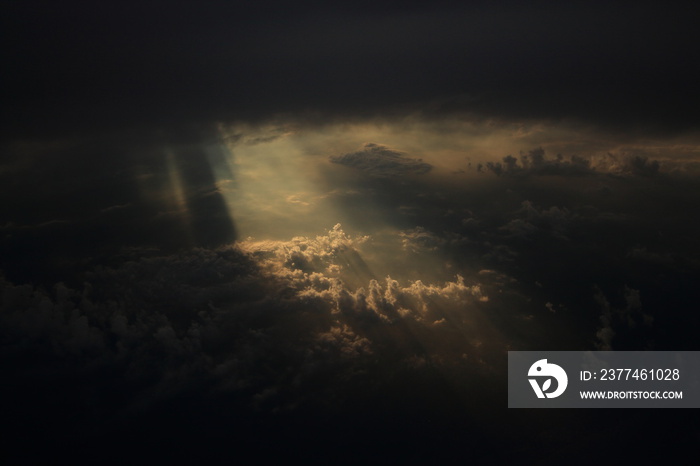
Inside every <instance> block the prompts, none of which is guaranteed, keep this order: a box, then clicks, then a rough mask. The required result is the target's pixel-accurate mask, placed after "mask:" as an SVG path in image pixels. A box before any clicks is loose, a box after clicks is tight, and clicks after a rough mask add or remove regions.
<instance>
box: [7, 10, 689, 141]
mask: <svg viewBox="0 0 700 466" xmlns="http://www.w3.org/2000/svg"><path fill="white" fill-rule="evenodd" d="M3 12H4V14H3V23H2V26H3V27H2V29H3V36H4V37H5V40H3V56H5V60H6V63H7V66H6V70H7V72H6V73H5V75H4V77H3V79H4V82H5V84H4V86H3V89H4V91H3V94H2V100H3V102H4V105H3V110H2V125H3V135H4V137H5V138H14V137H17V136H21V135H25V136H29V135H34V136H40V137H43V136H46V135H53V136H57V135H61V134H66V133H74V132H75V131H83V130H86V129H94V128H101V129H108V128H114V127H143V126H148V127H163V126H170V125H172V124H174V123H183V122H187V123H197V122H199V123H202V122H211V121H216V120H231V119H239V120H251V119H256V118H258V119H259V118H268V117H270V116H271V115H275V114H279V113H289V114H293V115H299V114H300V113H309V114H310V115H313V114H318V112H320V113H321V114H323V115H326V116H328V115H330V116H332V117H333V118H341V119H342V118H347V117H348V116H353V115H354V116H367V115H374V114H377V113H385V114H391V113H395V112H399V113H405V112H406V111H407V110H409V111H412V112H413V111H421V110H425V111H427V112H428V113H436V114H442V113H445V112H448V113H449V112H455V111H457V112H471V113H474V112H476V113H477V114H481V115H486V116H490V117H507V118H518V119H520V118H545V119H546V118H552V119H560V118H578V119H583V120H587V121H591V122H593V123H596V124H601V125H604V126H616V127H625V128H634V127H635V126H639V125H640V124H641V125H642V126H644V127H645V128H646V129H650V130H661V129H663V130H678V129H682V128H691V127H694V126H695V125H697V123H698V121H697V118H696V117H695V115H696V112H695V111H694V108H695V107H697V105H696V104H697V102H696V101H695V100H694V97H693V96H694V95H696V93H695V92H694V89H695V79H694V77H695V75H696V74H697V68H696V64H695V62H694V60H692V59H689V57H692V56H693V47H694V44H695V43H696V41H695V40H694V38H693V37H692V31H693V30H694V22H693V20H692V15H691V14H688V11H687V10H686V8H685V7H680V6H666V5H660V4H655V3H653V2H652V3H644V4H639V3H629V4H625V2H623V3H622V4H619V3H616V4H615V5H591V4H589V3H578V2H573V3H567V4H566V5H563V4H562V5H552V4H548V3H547V2H537V3H535V4H528V5H523V4H521V3H518V2H505V3H499V4H494V3H491V2H475V3H473V2H469V4H465V3H464V2H437V3H435V4H433V3H431V5H430V6H426V5H418V4H412V3H404V2H401V3H398V2H386V3H385V2H380V4H379V5H375V4H372V5H371V7H369V6H367V5H365V6H363V5H361V4H360V5H359V6H358V5H356V4H355V2H352V4H348V3H345V2H342V3H341V4H337V5H336V4H335V3H334V4H333V5H326V4H323V5H322V4H319V3H318V2H311V3H308V4H305V5H297V6H295V7H294V8H290V6H289V5H288V4H286V2H274V1H273V2H265V6H253V5H246V6H241V5H229V4H227V3H223V2H215V3H211V4H209V3H207V4H205V5H177V6H174V5H170V4H164V3H159V2H149V3H148V4H144V5H138V6H136V5H131V6H126V5H116V4H100V5H92V4H89V3H87V2H68V3H65V2H64V3H62V4H61V5H56V4H54V3H52V2H22V3H21V4H15V5H12V6H6V7H5V8H4V9H3ZM426 105H428V106H427V107H426ZM428 109H432V110H428Z"/></svg>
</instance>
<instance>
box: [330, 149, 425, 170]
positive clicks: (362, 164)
mask: <svg viewBox="0 0 700 466" xmlns="http://www.w3.org/2000/svg"><path fill="white" fill-rule="evenodd" d="M330 160H331V162H333V163H337V164H340V165H345V166H347V167H352V168H356V169H358V170H362V171H365V172H367V173H369V174H370V175H372V176H377V177H387V176H401V175H414V174H415V175H420V174H423V173H427V172H428V171H430V169H431V168H432V167H431V165H430V164H428V163H425V162H423V161H422V160H421V159H413V158H410V157H407V156H406V155H405V154H404V153H403V152H399V151H396V150H394V149H390V148H389V147H387V146H384V145H382V144H374V143H372V142H368V143H367V144H365V145H364V146H363V147H362V149H360V150H359V151H357V152H350V153H347V154H343V155H334V156H331V157H330Z"/></svg>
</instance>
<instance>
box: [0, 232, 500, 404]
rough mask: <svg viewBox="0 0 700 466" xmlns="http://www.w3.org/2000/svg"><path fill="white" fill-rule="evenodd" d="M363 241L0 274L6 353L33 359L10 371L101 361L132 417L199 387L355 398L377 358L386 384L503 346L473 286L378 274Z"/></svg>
mask: <svg viewBox="0 0 700 466" xmlns="http://www.w3.org/2000/svg"><path fill="white" fill-rule="evenodd" d="M369 240H370V238H368V237H367V236H357V237H351V236H349V235H347V234H346V233H345V232H344V231H343V229H342V228H341V226H340V225H336V226H335V227H334V228H332V229H331V230H330V231H328V232H327V233H326V234H324V235H319V236H316V237H295V238H292V239H290V240H287V241H257V242H256V241H254V240H247V241H243V242H241V243H239V244H238V245H236V246H232V247H224V248H219V249H203V248H200V249H191V250H188V251H183V252H181V253H177V254H171V255H161V256H159V255H153V254H152V255H150V256H148V257H146V256H142V257H140V258H138V259H136V260H129V261H127V262H125V263H124V264H122V265H120V266H116V267H97V268H95V269H93V270H91V271H90V272H89V273H88V274H87V275H86V281H85V283H84V284H83V286H82V287H73V288H71V287H68V286H66V285H64V284H62V283H59V284H56V285H55V286H54V287H53V288H52V289H51V290H48V291H45V290H44V289H42V288H40V287H35V286H32V285H16V284H13V283H11V282H9V281H7V280H5V279H3V280H2V282H1V283H0V285H1V288H2V307H1V308H0V329H1V330H2V331H1V333H0V336H1V338H2V343H3V348H4V349H3V352H4V356H6V357H12V358H13V359H16V360H18V361H19V360H23V358H27V357H28V356H29V355H30V354H32V355H34V356H33V357H34V358H35V359H34V360H35V361H39V362H40V363H39V365H38V366H37V365H36V364H34V365H30V366H26V367H24V366H17V367H15V368H14V369H13V370H14V372H15V375H16V376H22V374H25V373H26V372H27V371H31V372H32V373H34V374H35V376H36V374H39V378H40V379H41V378H42V377H43V378H45V381H46V383H50V380H51V377H52V375H51V374H53V372H52V371H51V369H50V367H51V364H52V363H53V361H55V360H56V358H70V359H69V360H70V361H73V362H72V364H75V370H77V371H79V372H84V371H89V370H91V369H89V368H102V370H106V371H107V372H108V373H110V374H114V377H117V379H119V380H125V381H127V382H128V385H129V387H130V388H129V391H130V392H129V394H128V396H126V397H125V399H126V401H125V403H126V405H123V406H112V407H111V408H110V409H115V410H125V412H127V413H128V412H138V411H139V410H140V409H145V408H147V407H149V406H152V405H154V404H156V405H157V404H158V403H163V402H165V401H167V400H169V399H172V398H174V397H177V396H181V394H182V393H187V392H191V391H193V390H194V391H196V392H200V393H212V394H225V393H228V394H233V395H234V396H237V397H241V398H242V399H243V400H247V401H245V403H247V405H248V406H249V407H250V408H251V409H264V410H289V409H296V408H297V407H299V406H301V405H303V404H305V403H309V402H312V400H314V399H316V400H329V399H336V398H337V397H339V396H349V395H350V393H348V392H347V391H345V390H344V388H343V384H344V383H345V382H347V381H348V380H353V379H356V378H358V377H359V378H361V379H362V378H364V377H367V373H368V371H370V370H375V369H376V366H377V364H378V363H377V362H376V361H375V360H374V359H373V357H374V355H376V354H382V355H383V356H382V358H383V359H382V361H381V364H380V366H381V367H383V368H384V376H386V377H389V378H390V377H391V373H392V371H393V370H394V369H392V366H396V367H399V366H401V367H405V365H406V364H409V361H412V360H414V359H415V358H428V359H431V360H433V361H434V363H436V361H442V362H440V364H447V365H450V364H464V361H463V354H465V353H471V354H473V355H479V358H478V359H479V360H484V359H485V360H488V359H489V358H490V357H495V355H496V354H497V353H495V352H493V353H489V352H491V351H494V348H495V347H497V346H498V345H499V344H504V343H503V342H502V341H499V340H497V339H495V338H494V339H493V340H492V342H493V344H494V345H495V346H493V347H492V346H483V345H481V344H479V345H476V346H475V344H474V342H476V341H477V340H478V339H479V338H483V335H484V332H485V333H486V334H488V332H489V331H490V330H489V327H488V325H487V324H486V323H485V321H483V319H482V320H481V321H480V320H479V319H480V318H479V317H478V316H479V311H478V307H479V306H480V305H483V304H486V303H488V301H489V298H488V297H487V296H486V294H485V292H484V291H483V289H482V287H481V286H480V285H479V284H478V283H471V284H468V283H467V282H466V280H465V279H464V278H463V277H462V276H455V278H454V280H451V281H447V282H443V283H429V282H423V281H421V280H415V281H410V282H400V281H399V280H396V279H393V278H391V277H388V276H386V277H383V278H374V276H373V275H372V273H371V271H369V270H368V269H367V266H366V264H365V263H364V261H363V259H362V254H361V247H362V245H363V244H364V243H366V242H367V241H369ZM396 241H397V243H399V242H400V237H399V236H398V235H397V237H396ZM397 247H400V246H398V244H397ZM363 267H364V269H363ZM489 354H490V355H491V356H488V355H489ZM409 365H410V364H409ZM373 368H374V369H373ZM7 375H8V377H9V376H11V375H12V374H11V373H8V374H7ZM86 377H87V376H86ZM86 380H87V382H86V383H88V385H90V384H98V383H102V382H101V381H98V380H92V381H90V380H89V378H86ZM363 380H364V379H363ZM115 383H116V382H115ZM377 383H382V382H381V378H380V379H379V380H378V382H377ZM102 408H104V409H106V405H105V406H103V407H102ZM102 408H101V409H102ZM113 414H114V415H115V416H116V412H114V413H113Z"/></svg>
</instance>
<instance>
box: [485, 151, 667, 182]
mask: <svg viewBox="0 0 700 466" xmlns="http://www.w3.org/2000/svg"><path fill="white" fill-rule="evenodd" d="M484 167H485V168H486V169H487V170H489V171H491V172H492V173H494V174H496V175H498V176H502V175H503V176H506V175H507V176H530V175H534V176H544V175H557V176H568V177H571V176H576V177H579V176H586V175H593V174H612V175H619V176H640V177H654V176H657V175H658V174H659V173H660V172H661V170H660V169H661V164H660V163H659V161H658V160H650V159H649V158H648V157H647V156H645V155H640V154H634V153H628V152H623V153H621V154H619V155H615V154H612V153H610V152H608V153H607V154H605V155H604V156H602V157H595V156H590V157H582V156H578V155H572V156H570V157H565V156H563V155H562V154H557V155H556V156H555V157H553V158H550V157H548V156H547V155H546V153H545V150H544V149H542V148H541V147H540V148H537V149H533V150H530V151H529V152H527V153H522V152H521V153H520V155H519V157H514V156H512V155H507V156H505V157H503V159H502V161H500V162H486V164H485V165H482V164H479V166H478V171H483V168H484Z"/></svg>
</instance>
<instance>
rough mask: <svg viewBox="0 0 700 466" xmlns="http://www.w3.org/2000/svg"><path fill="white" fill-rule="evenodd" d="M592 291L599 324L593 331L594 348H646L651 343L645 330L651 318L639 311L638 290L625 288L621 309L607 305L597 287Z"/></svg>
mask: <svg viewBox="0 0 700 466" xmlns="http://www.w3.org/2000/svg"><path fill="white" fill-rule="evenodd" d="M594 291H595V296H594V299H595V301H596V302H597V303H598V305H599V306H600V308H601V315H600V324H601V325H600V327H599V328H598V330H597V332H596V338H597V343H596V344H597V347H598V349H600V350H602V351H610V350H612V349H618V350H621V349H624V350H642V349H650V346H652V345H653V341H652V340H651V339H650V338H649V329H650V328H651V326H652V324H653V322H654V318H653V317H652V316H651V315H650V314H649V313H647V312H644V311H643V310H642V302H641V299H640V293H639V290H636V289H634V288H629V287H627V286H626V287H625V288H624V293H623V295H624V306H620V307H615V306H613V305H611V304H610V302H609V301H608V299H607V297H606V296H605V294H604V293H603V291H602V290H601V289H600V288H598V287H595V288H594Z"/></svg>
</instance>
